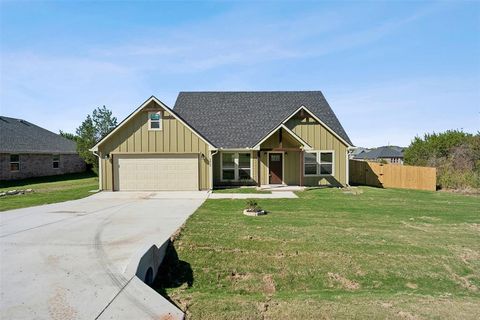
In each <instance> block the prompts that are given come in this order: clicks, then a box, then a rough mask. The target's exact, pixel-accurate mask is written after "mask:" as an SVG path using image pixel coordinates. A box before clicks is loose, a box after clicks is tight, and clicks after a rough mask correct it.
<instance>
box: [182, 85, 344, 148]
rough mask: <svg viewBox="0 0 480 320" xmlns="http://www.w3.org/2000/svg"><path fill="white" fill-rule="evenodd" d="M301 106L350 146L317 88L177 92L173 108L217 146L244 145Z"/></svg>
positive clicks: (254, 141)
mask: <svg viewBox="0 0 480 320" xmlns="http://www.w3.org/2000/svg"><path fill="white" fill-rule="evenodd" d="M301 106H305V107H306V108H307V109H309V110H310V111H311V112H313V113H314V114H315V116H317V117H318V118H319V119H320V120H322V121H323V122H324V123H325V124H326V125H327V126H328V127H330V128H331V129H332V130H333V131H334V132H335V133H336V134H337V135H339V136H340V137H341V138H342V139H344V140H345V141H346V142H348V143H349V144H351V145H353V144H352V142H351V141H350V138H349V137H348V135H347V133H346V132H345V130H344V129H343V127H342V125H341V124H340V122H339V121H338V119H337V117H336V116H335V114H334V113H333V111H332V109H331V108H330V106H329V105H328V102H327V101H326V100H325V98H324V96H323V94H322V93H321V92H320V91H263V92H260V91H253V92H180V94H179V95H178V97H177V101H176V102H175V106H174V108H173V110H174V111H175V112H176V113H177V114H178V115H179V116H180V117H182V118H183V119H184V120H185V121H186V122H188V123H189V124H190V125H191V126H192V127H193V128H195V129H196V130H197V131H198V132H199V133H200V134H202V135H203V136H205V138H206V139H208V140H209V141H210V142H211V143H212V144H213V145H215V146H216V147H219V148H246V147H253V146H254V145H255V144H256V143H257V142H259V141H260V140H261V139H262V138H264V137H265V136H266V135H267V134H268V133H269V132H270V131H271V130H273V129H274V128H275V127H277V126H278V125H279V124H280V123H281V122H282V121H283V120H285V119H286V118H287V117H288V116H289V115H291V114H292V113H293V112H294V111H295V110H297V109H298V108H300V107H301Z"/></svg>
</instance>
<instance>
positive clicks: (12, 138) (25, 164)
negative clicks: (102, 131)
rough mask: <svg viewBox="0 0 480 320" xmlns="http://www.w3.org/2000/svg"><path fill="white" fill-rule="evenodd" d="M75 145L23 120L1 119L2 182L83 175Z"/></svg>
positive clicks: (0, 160)
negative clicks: (79, 173) (59, 175)
mask: <svg viewBox="0 0 480 320" xmlns="http://www.w3.org/2000/svg"><path fill="white" fill-rule="evenodd" d="M76 149H77V146H76V143H75V142H74V141H71V140H68V139H66V138H64V137H62V136H60V135H58V134H55V133H53V132H51V131H48V130H46V129H44V128H41V127H39V126H36V125H34V124H33V123H31V122H28V121H26V120H22V119H16V118H10V117H4V116H0V180H16V179H25V178H31V177H41V176H51V175H58V174H65V173H74V172H83V171H85V169H86V165H85V162H84V161H83V160H82V159H81V158H80V157H79V156H78V153H77V150H76Z"/></svg>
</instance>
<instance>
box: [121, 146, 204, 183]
mask: <svg viewBox="0 0 480 320" xmlns="http://www.w3.org/2000/svg"><path fill="white" fill-rule="evenodd" d="M115 158H116V159H117V160H116V161H115V162H116V170H115V172H116V174H115V178H114V179H115V189H116V190H120V191H142V190H145V191H150V190H151V191H176V190H198V156H197V155H195V154H189V155H179V154H175V155H119V156H115Z"/></svg>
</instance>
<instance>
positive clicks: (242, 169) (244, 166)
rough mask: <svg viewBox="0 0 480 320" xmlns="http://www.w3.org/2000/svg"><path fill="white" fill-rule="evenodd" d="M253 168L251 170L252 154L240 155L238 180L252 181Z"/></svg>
mask: <svg viewBox="0 0 480 320" xmlns="http://www.w3.org/2000/svg"><path fill="white" fill-rule="evenodd" d="M250 179H252V176H251V168H250V153H239V154H238V180H250Z"/></svg>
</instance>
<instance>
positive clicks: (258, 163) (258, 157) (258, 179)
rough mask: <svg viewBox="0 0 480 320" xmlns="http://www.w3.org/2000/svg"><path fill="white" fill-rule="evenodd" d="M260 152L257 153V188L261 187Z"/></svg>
mask: <svg viewBox="0 0 480 320" xmlns="http://www.w3.org/2000/svg"><path fill="white" fill-rule="evenodd" d="M261 154H262V153H261V152H260V151H257V186H259V187H260V186H261V185H262V182H261V181H260V180H261V179H262V178H261V177H260V163H261V161H260V157H261Z"/></svg>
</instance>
